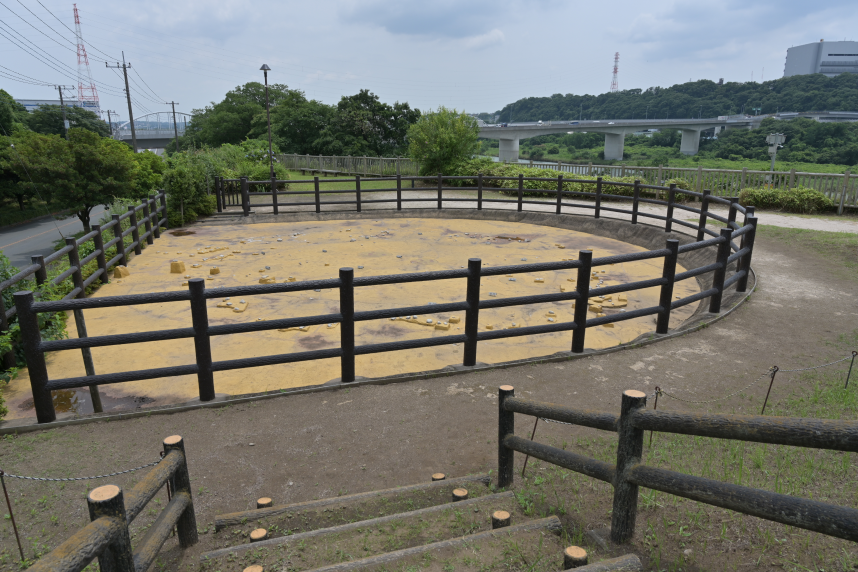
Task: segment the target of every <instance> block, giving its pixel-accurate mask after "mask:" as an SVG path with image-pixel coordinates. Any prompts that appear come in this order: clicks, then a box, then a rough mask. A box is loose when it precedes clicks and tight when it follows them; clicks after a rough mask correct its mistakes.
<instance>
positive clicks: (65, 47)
mask: <svg viewBox="0 0 858 572" xmlns="http://www.w3.org/2000/svg"><path fill="white" fill-rule="evenodd" d="M18 3H19V4H20V3H21V0H18ZM21 5H22V6H24V5H23V4H21ZM0 6H3V7H4V8H6V9H7V10H9V11H10V12H12V14H13V15H14V16H15V17H16V18H18V19H19V20H21V21H22V22H24V23H25V24H27V25H28V26H30V27H31V28H33V29H34V30H36V31H37V32H39V33H40V34H41V35H43V36H44V37H46V38H47V39H49V40H51V41H52V42H54V43H55V44H57V45H58V46H60V47H61V48H64V49H66V50H68V51H70V52H73V51H74V50H73V49H71V48H69V47H68V46H64V45H62V44H61V43H59V42H58V41H57V40H55V39H54V38H52V37H50V36H49V35H47V34H46V33H44V32H43V31H41V30H40V29H38V28H37V27H35V26H34V25H33V24H31V23H30V22H28V21H27V20H25V19H24V18H21V16H18V14H16V13H15V12H14V11H13V10H12V9H11V8H9V7H8V6H7V5H6V4H3V2H0ZM24 8H27V7H26V6H24ZM27 11H29V12H30V13H31V14H33V12H32V11H30V9H29V8H27ZM33 15H34V16H35V14H33ZM36 18H38V16H36ZM40 21H41V19H40ZM42 23H43V24H44V22H42ZM45 25H46V26H47V24H45ZM48 27H49V28H50V26H48ZM51 29H52V30H53V28H51ZM54 32H56V30H54ZM60 37H62V36H60ZM63 39H65V38H63Z"/></svg>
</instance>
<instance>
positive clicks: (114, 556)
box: [86, 485, 135, 572]
mask: <svg viewBox="0 0 858 572" xmlns="http://www.w3.org/2000/svg"><path fill="white" fill-rule="evenodd" d="M86 504H87V506H88V508H89V520H90V521H93V520H97V519H99V518H101V517H105V516H106V517H108V518H110V519H113V520H114V521H116V524H117V525H118V526H119V529H120V533H119V535H118V536H117V538H116V539H115V540H114V541H113V542H112V543H110V545H108V547H107V548H105V549H104V551H103V552H102V553H101V554H100V555H99V556H98V567H99V568H100V569H101V570H104V571H105V572H108V571H109V572H135V568H134V554H133V552H132V549H131V535H130V534H129V532H128V524H127V517H126V515H125V500H124V498H123V495H122V489H120V488H119V487H117V486H116V485H104V486H103V487H98V488H96V489H93V490H91V491H90V492H89V494H88V495H87V496H86Z"/></svg>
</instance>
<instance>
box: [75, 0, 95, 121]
mask: <svg viewBox="0 0 858 572" xmlns="http://www.w3.org/2000/svg"><path fill="white" fill-rule="evenodd" d="M74 32H75V36H76V38H77V99H78V101H79V102H80V104H79V105H82V106H83V107H84V108H86V109H88V110H90V111H93V112H95V113H97V114H98V116H99V117H101V105H100V104H99V102H98V90H96V89H95V82H93V81H92V72H91V71H90V70H89V58H88V57H86V46H84V45H83V34H81V32H80V16H79V15H78V13H77V4H74Z"/></svg>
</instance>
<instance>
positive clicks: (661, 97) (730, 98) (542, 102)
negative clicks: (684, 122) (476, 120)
mask: <svg viewBox="0 0 858 572" xmlns="http://www.w3.org/2000/svg"><path fill="white" fill-rule="evenodd" d="M754 108H760V111H759V112H754V111H752V109H754ZM743 110H744V112H745V113H748V114H752V113H761V114H768V113H775V112H777V111H854V110H858V75H856V74H848V73H845V74H840V75H838V76H835V77H832V78H829V77H826V76H824V75H822V74H813V75H800V76H792V77H785V78H780V79H776V80H772V81H766V82H762V83H756V82H746V83H737V82H727V83H724V84H717V83H715V82H713V81H709V80H699V81H695V82H689V83H683V84H677V85H674V86H672V87H667V88H664V87H650V88H648V89H628V90H623V91H620V92H617V93H603V94H601V95H574V94H571V93H570V94H566V95H562V94H559V93H556V94H554V95H552V96H551V97H528V98H525V99H520V100H518V101H516V102H515V103H511V104H509V105H507V106H505V107H504V108H503V109H501V110H500V111H499V112H497V113H498V114H499V115H500V118H499V119H498V121H500V122H509V121H538V120H566V121H568V120H575V119H578V118H583V119H644V118H645V117H649V118H658V119H665V118H691V117H698V116H702V117H716V116H718V115H735V114H738V113H741V112H742V111H743Z"/></svg>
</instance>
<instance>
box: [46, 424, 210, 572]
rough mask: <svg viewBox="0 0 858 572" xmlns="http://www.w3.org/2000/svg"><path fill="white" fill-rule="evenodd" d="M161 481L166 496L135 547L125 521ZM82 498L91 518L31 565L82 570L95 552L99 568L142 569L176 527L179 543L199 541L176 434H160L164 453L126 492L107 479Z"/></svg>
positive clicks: (60, 571) (62, 571)
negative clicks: (160, 508)
mask: <svg viewBox="0 0 858 572" xmlns="http://www.w3.org/2000/svg"><path fill="white" fill-rule="evenodd" d="M165 484H166V485H167V487H168V489H167V490H168V494H169V496H170V500H169V502H168V503H167V506H165V507H164V510H163V511H162V512H161V514H160V516H158V518H156V519H155V522H154V523H153V524H152V525H151V527H150V528H149V529H148V530H147V531H146V534H145V535H144V536H143V538H142V539H141V540H140V541H139V542H138V543H137V547H136V548H133V547H132V545H131V535H130V534H129V531H128V526H129V525H130V524H131V523H132V522H133V521H134V519H135V518H137V516H139V515H140V513H141V512H143V509H144V508H146V505H147V504H148V503H149V501H150V500H152V498H153V497H154V496H155V494H156V493H157V492H158V491H160V490H161V489H162V488H163V487H164V485H165ZM86 500H87V504H88V505H89V517H90V520H91V522H90V523H89V524H88V525H87V526H85V527H83V528H82V529H80V530H79V531H77V532H76V533H74V534H73V535H72V536H71V537H70V538H69V539H68V540H66V541H65V542H63V543H62V544H60V545H59V546H58V547H57V548H55V549H54V550H52V551H51V552H50V553H48V554H46V555H45V556H43V557H42V558H40V559H39V560H38V561H37V562H36V563H35V564H33V565H32V566H31V567H30V570H32V571H33V572H80V571H81V570H83V569H84V568H86V567H87V566H88V565H89V563H90V562H92V561H93V560H95V559H96V558H98V566H99V568H100V569H101V570H111V571H116V572H146V570H148V569H149V567H150V566H151V565H152V563H153V562H154V561H155V558H156V557H157V556H158V552H159V551H160V550H161V547H162V546H163V545H164V542H166V540H167V538H168V537H169V536H170V533H171V532H172V531H173V528H174V527H175V530H176V536H177V537H178V539H179V546H181V547H182V548H189V547H191V546H193V545H194V544H196V543H197V542H199V536H198V533H197V520H196V515H195V514H194V501H193V493H192V491H191V480H190V477H189V476H188V461H187V457H186V454H185V443H184V440H183V439H182V438H181V437H180V436H179V435H173V436H171V437H167V438H166V439H164V458H163V459H162V460H161V462H160V463H158V465H157V466H156V467H155V468H154V469H152V470H151V471H150V472H149V474H148V475H146V476H145V477H143V479H142V480H141V481H140V482H139V483H138V484H137V485H136V486H135V487H134V488H133V489H131V490H130V491H128V494H127V496H126V495H124V494H123V491H122V489H121V488H119V487H117V486H115V485H105V486H103V487H98V488H96V489H93V490H92V491H90V492H89V494H88V495H87V497H86Z"/></svg>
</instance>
